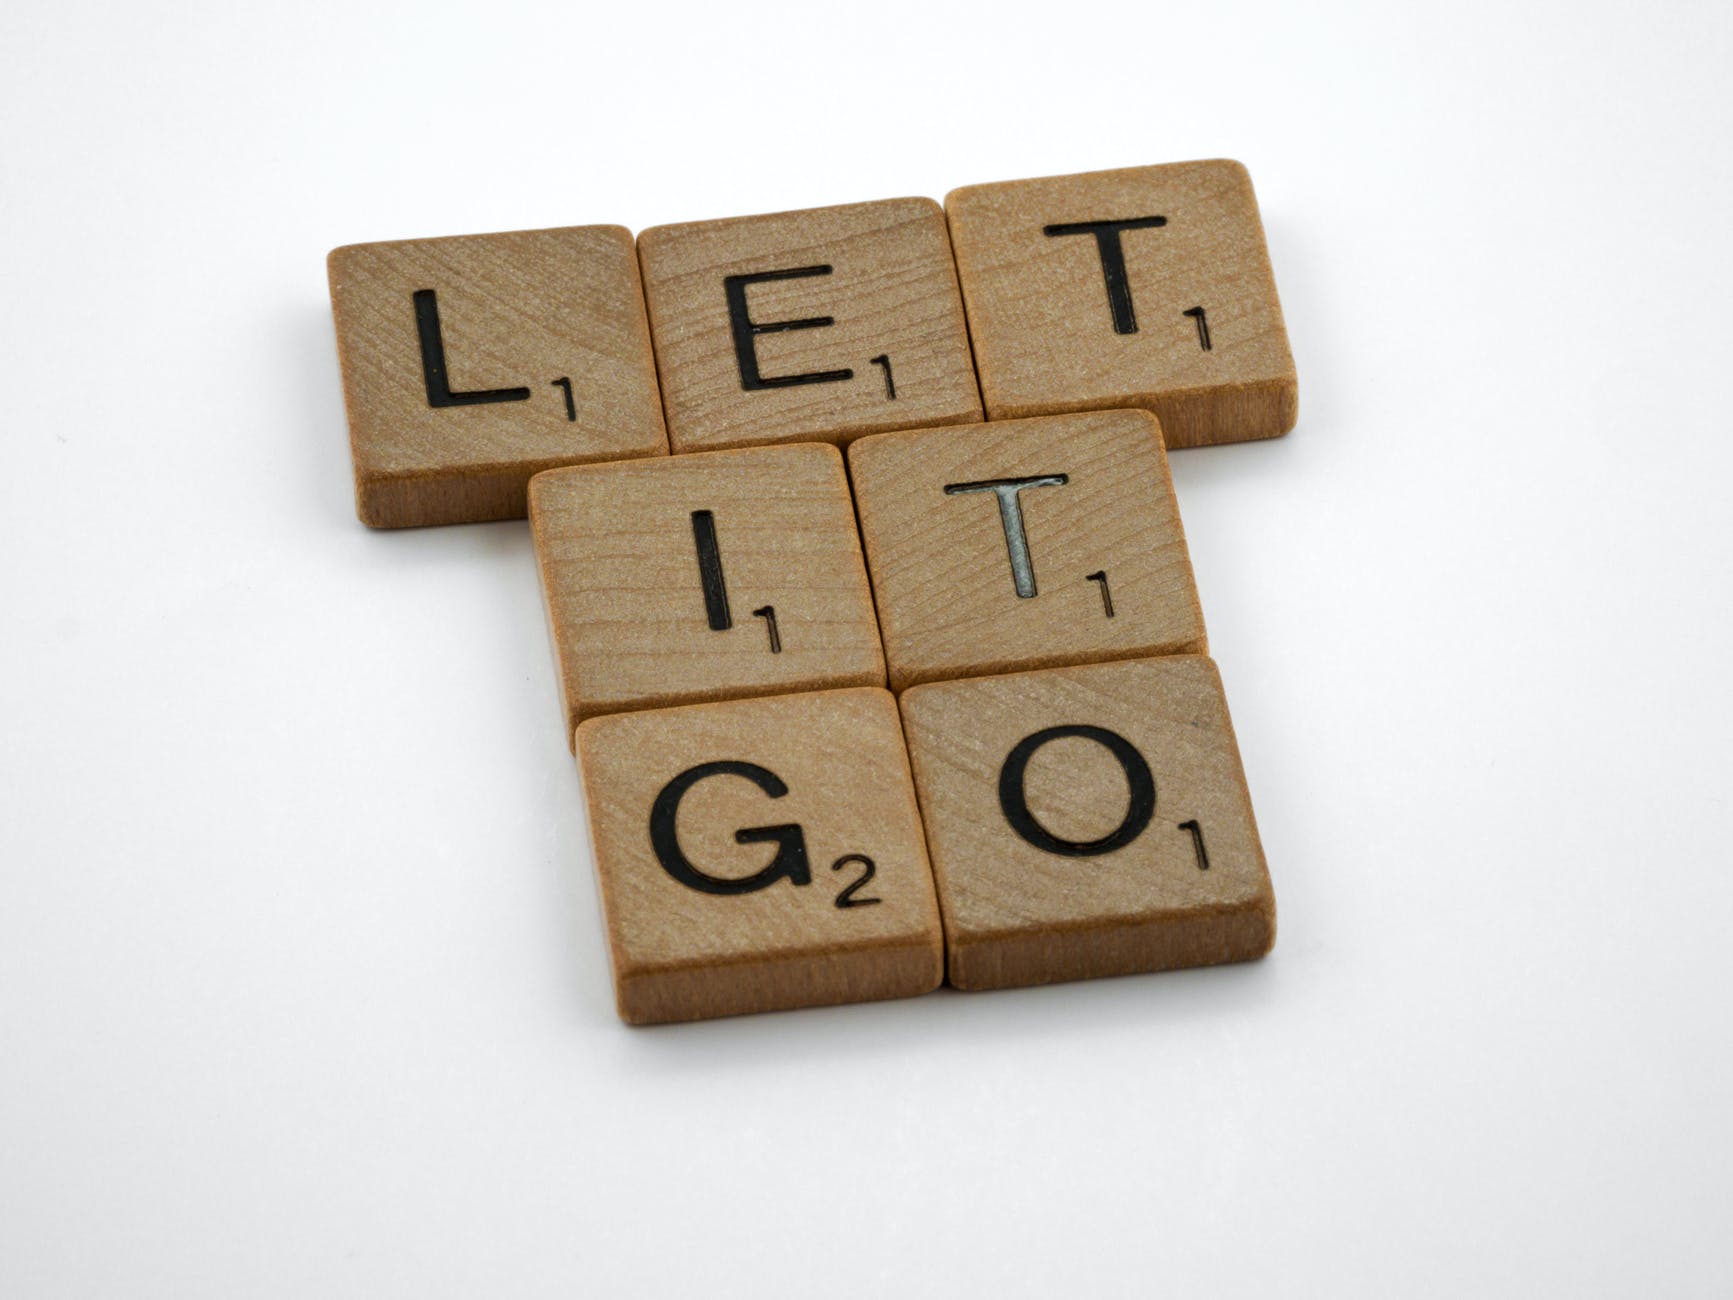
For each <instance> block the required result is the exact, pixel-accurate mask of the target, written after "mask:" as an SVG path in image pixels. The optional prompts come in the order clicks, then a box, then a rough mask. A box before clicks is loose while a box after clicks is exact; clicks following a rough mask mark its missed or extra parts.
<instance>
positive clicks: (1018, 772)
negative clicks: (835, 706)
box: [902, 655, 1276, 989]
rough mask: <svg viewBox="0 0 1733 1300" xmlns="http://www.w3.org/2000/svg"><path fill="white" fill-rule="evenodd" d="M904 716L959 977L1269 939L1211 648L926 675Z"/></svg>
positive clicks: (1253, 840)
mask: <svg viewBox="0 0 1733 1300" xmlns="http://www.w3.org/2000/svg"><path fill="white" fill-rule="evenodd" d="M902 710H903V726H904V729H905V730H906V732H907V735H908V742H909V753H910V756H911V759H912V761H913V766H914V773H915V786H916V789H917V790H918V791H919V793H920V800H921V815H922V818H923V820H924V822H925V824H926V829H927V844H928V848H929V852H930V853H931V855H932V863H933V874H934V877H935V879H936V880H937V883H938V888H939V905H940V908H941V909H942V911H943V913H944V918H945V940H946V951H947V963H948V971H949V975H950V981H951V983H952V984H954V985H956V986H957V987H958V988H962V989H990V988H1003V987H1008V986H1012V985H1020V984H1046V983H1052V982H1055V981H1058V980H1071V979H1088V978H1093V977H1095V976H1099V975H1124V974H1130V973H1132V972H1136V971H1154V970H1167V969H1171V968H1174V967H1180V966H1207V965H1213V964H1215V963H1218V962H1230V961H1245V960H1248V959H1250V958H1254V957H1261V956H1263V955H1264V954H1265V953H1266V952H1268V951H1269V950H1270V946H1271V945H1272V944H1273V943H1274V941H1275V933H1276V911H1275V896H1274V894H1273V893H1272V892H1271V889H1270V878H1269V873H1268V871H1267V870H1266V869H1265V866H1264V852H1263V846H1262V845H1261V844H1260V842H1259V840H1258V828H1257V823H1256V822H1255V821H1254V819H1253V817H1252V805H1251V797H1250V795H1249V794H1248V793H1247V790H1246V781H1245V774H1244V771H1243V770H1242V768H1241V766H1240V755H1239V748H1238V746H1237V745H1236V743H1235V741H1234V732H1233V724H1232V722H1231V721H1230V720H1229V718H1228V710H1227V701H1226V699H1225V698H1224V696H1223V694H1222V686H1221V678H1220V677H1219V676H1218V675H1217V673H1216V667H1215V664H1214V663H1213V662H1211V661H1210V660H1209V659H1207V658H1204V657H1203V656H1201V655H1188V656H1177V657H1170V658H1164V659H1139V660H1131V661H1128V662H1123V663H1113V664H1093V665H1089V666H1086V667H1081V668H1059V669H1050V670H1047V671H1043V672H1034V673H1019V674H1014V675H1011V676H1006V677H985V678H977V679H974V680H971V681H961V682H937V683H934V684H932V685H928V686H917V687H916V688H915V689H913V690H911V691H909V692H908V693H906V694H905V695H904V696H903V697H902Z"/></svg>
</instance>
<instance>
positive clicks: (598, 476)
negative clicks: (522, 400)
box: [530, 443, 885, 729]
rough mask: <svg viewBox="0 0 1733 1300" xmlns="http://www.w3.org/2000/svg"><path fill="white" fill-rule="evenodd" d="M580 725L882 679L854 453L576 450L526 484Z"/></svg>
mask: <svg viewBox="0 0 1733 1300" xmlns="http://www.w3.org/2000/svg"><path fill="white" fill-rule="evenodd" d="M530 522H531V525H532V528H533V531H534V535H535V550H536V560H537V562H538V564H539V565H540V566H541V574H542V589H543V594H544V595H545V596H546V598H547V607H548V625H549V627H550V629H551V631H552V634H553V642H554V655H555V659H556V661H557V664H558V668H559V677H560V691H561V699H562V702H563V703H564V706H565V710H566V719H567V724H568V729H569V728H570V726H571V725H574V724H576V722H577V721H578V719H580V718H587V717H591V716H594V715H596V714H600V713H615V712H619V711H620V710H623V709H644V708H660V707H663V706H666V705H672V704H687V703H692V702H694V701H698V700H706V699H727V698H733V697H736V696H745V695H770V694H776V693H780V692H784V691H807V690H816V689H820V688H824V687H834V686H883V685H884V683H885V669H884V655H883V653H882V651H881V650H880V648H879V639H878V624H877V622H876V621H875V619H874V617H873V603H872V591H871V589H870V588H869V587H868V585H867V577H866V569H865V567H864V566H863V564H862V562H861V553H860V540H859V537H858V536H857V534H856V532H855V524H854V509H853V507H852V505H851V504H850V501H849V492H848V480H847V478H846V476H845V475H844V473H843V465H842V455H841V453H840V452H838V451H837V449H836V448H835V447H832V446H829V445H828V444H824V443H805V444H801V445H797V446H789V447H761V448H749V449H746V450H741V451H724V452H708V453H705V454H702V455H696V456H675V457H672V458H666V459H659V460H639V461H624V462H621V463H618V464H613V465H589V466H579V467H577V468H573V469H563V470H555V471H553V472H551V473H547V474H542V475H539V476H538V477H537V478H536V479H535V481H534V482H533V483H532V484H531V485H530Z"/></svg>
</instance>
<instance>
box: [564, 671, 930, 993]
mask: <svg viewBox="0 0 1733 1300" xmlns="http://www.w3.org/2000/svg"><path fill="white" fill-rule="evenodd" d="M577 751H578V761H579V765H580V768H581V770H582V772H583V777H584V791H585V798H586V801H587V803H588V805H589V812H590V835H591V840H592V843H593V845H594V848H595V861H596V876H597V881H598V884H599V886H600V890H601V897H602V910H603V913H604V916H605V920H606V924H607V933H608V952H609V956H610V959H611V962H612V966H613V973H614V988H615V993H616V996H617V999H618V1004H619V1012H620V1017H621V1019H623V1020H625V1021H627V1022H628V1023H630V1024H653V1023H658V1022H662V1021H671V1020H701V1019H707V1018H709V1017H712V1016H729V1015H738V1014H742V1013H745V1012H752V1011H773V1010H780V1009H784V1008H789V1007H801V1006H821V1005H826V1004H831V1003H838V1002H864V1001H875V1000H879V999H883V998H897V997H912V996H914V995H916V994H920V993H927V992H930V991H931V990H932V989H934V988H936V987H938V985H939V982H940V981H941V979H942V978H943V972H944V944H943V935H942V933H941V930H940V926H939V912H938V906H937V902H936V900H935V897H934V893H933V881H932V875H931V871H930V868H929V867H928V863H927V853H926V841H925V838H924V836H923V834H922V830H921V821H920V815H919V812H918V810H917V808H916V805H915V796H914V789H913V785H912V782H911V779H910V775H909V763H908V754H907V751H906V749H905V747H904V744H903V733H902V728H901V726H900V724H899V721H898V715H897V706H896V701H895V698H894V697H893V696H892V695H891V694H890V692H888V691H885V690H880V689H856V690H841V691H824V692H818V693H815V694H807V695H783V696H776V697H773V698H770V699H758V700H735V701H729V702H726V703H718V704H700V705H691V706H687V707H684V708H676V709H660V710H651V711H647V712H639V713H623V714H616V715H614V716H611V717H604V718H594V719H591V720H590V721H588V722H585V723H584V724H583V725H582V726H580V727H579V728H578V732H577Z"/></svg>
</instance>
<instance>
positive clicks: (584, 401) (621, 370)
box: [329, 226, 668, 528]
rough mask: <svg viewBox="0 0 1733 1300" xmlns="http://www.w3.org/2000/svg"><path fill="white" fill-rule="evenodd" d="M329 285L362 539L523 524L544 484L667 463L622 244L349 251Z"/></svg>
mask: <svg viewBox="0 0 1733 1300" xmlns="http://www.w3.org/2000/svg"><path fill="white" fill-rule="evenodd" d="M329 270H330V277H331V306H332V309H333V311H334V313H335V315H336V321H337V349H338V353H339V356H340V357H341V360H342V365H343V395H344V399H345V401H346V403H347V405H348V408H349V440H350V446H351V449H352V451H353V453H354V459H355V501H356V509H357V512H358V513H359V514H360V516H361V519H362V521H363V522H364V523H368V524H371V525H372V526H373V527H375V528H403V527H409V526H413V525H417V524H461V523H470V522H473V521H477V520H483V519H521V518H523V515H524V489H525V487H526V485H527V484H528V483H529V480H530V476H531V475H532V474H535V473H536V472H537V471H539V470H544V469H551V468H553V467H554V466H556V465H573V464H579V463H582V462H586V461H600V460H621V459H624V458H626V457H631V456H660V455H665V454H666V453H667V450H668V443H667V438H666V436H665V434H664V433H663V430H662V404H661V397H660V394H659V393H658V391H657V388H656V365H655V360H654V358H653V356H652V354H651V351H650V334H649V326H648V324H647V323H646V321H645V318H644V299H643V293H642V290H641V289H640V286H639V282H638V261H637V257H636V256H635V254H634V252H633V246H632V236H631V232H630V231H628V230H625V229H624V228H623V227H620V226H577V227H573V228H570V229H565V230H524V231H517V232H515V233H511V234H501V235H464V236H458V237H455V238H449V239H406V240H401V241H397V242H394V243H384V244H352V245H350V246H348V247H345V248H339V249H336V250H334V251H333V252H332V253H331V256H330V259H329Z"/></svg>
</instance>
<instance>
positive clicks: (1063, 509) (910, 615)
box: [849, 411, 1206, 691]
mask: <svg viewBox="0 0 1733 1300" xmlns="http://www.w3.org/2000/svg"><path fill="white" fill-rule="evenodd" d="M849 468H850V471H851V473H852V476H853V480H854V490H855V500H856V509H857V511H858V514H859V518H860V525H861V535H862V537H863V539H864V540H865V544H866V555H867V564H868V568H869V571H870V572H871V575H872V581H873V592H874V596H875V598H876V599H877V601H878V612H879V623H880V627H881V630H882V633H883V637H884V645H885V660H886V664H887V666H888V668H889V672H890V683H891V686H892V688H893V689H895V690H899V691H900V690H902V689H903V688H905V687H907V686H910V685H913V684H914V683H917V682H924V681H934V680H938V679H941V678H947V677H966V676H974V675H978V674H984V673H1003V672H1010V671H1013V670H1016V669H1026V668H1038V667H1046V666H1056V665H1061V664H1075V663H1087V662H1091V661H1094V660H1101V659H1123V658H1132V657H1137V656H1143V655H1153V654H1177V653H1188V652H1201V651H1203V650H1204V649H1205V648H1206V640H1205V633H1204V624H1203V612H1202V610H1201V608H1200V607H1199V604H1198V597H1197V587H1196V583H1195V581H1194V579H1193V577H1192V569H1191V557H1190V555H1189V553H1188V552H1187V550H1186V544H1185V531H1184V528H1183V527H1182V525H1181V523H1180V518H1179V507H1178V505H1177V503H1176V502H1175V500H1174V494H1173V480H1172V479H1171V478H1170V477H1169V474H1168V467H1167V456H1166V454H1165V453H1164V451H1163V450H1162V443H1161V435H1160V431H1159V429H1158V427H1157V425H1156V422H1155V420H1154V418H1153V417H1151V416H1150V415H1149V414H1147V413H1146V412H1143V411H1095V412H1087V413H1083V414H1077V415H1059V416H1046V417H1042V418H1037V419H1029V420H1013V421H1005V422H993V423H989V424H984V425H976V426H970V427H966V428H941V429H926V430H916V431H911V432H903V433H888V434H881V435H878V436H876V437H871V438H863V439H862V440H860V441H859V442H856V443H855V444H854V445H853V446H851V447H850V448H849ZM1059 475H1063V476H1065V480H1066V481H1065V482H1064V483H1063V484H1062V485H1058V484H1054V485H1047V486H1034V487H1028V488H1025V489H1023V490H1022V491H1021V492H1020V493H1018V495H1017V501H1018V503H1019V507H1020V511H1021V519H1022V525H1023V532H1024V540H1025V543H1026V547H1027V552H1028V559H1029V564H1030V567H1031V569H1032V576H1033V579H1034V586H1035V594H1034V595H1033V596H1024V595H1020V594H1019V592H1018V589H1017V586H1016V579H1015V569H1014V561H1013V560H1012V557H1011V554H1010V545H1009V543H1008V539H1007V527H1006V523H1005V520H1004V519H1003V517H1002V514H1001V509H1000V506H999V502H998V499H997V495H996V494H995V493H994V492H992V491H964V492H956V491H953V492H949V493H948V492H947V491H946V488H947V486H951V487H953V488H954V487H955V486H957V485H963V484H978V483H981V482H985V481H1002V480H1010V479H1027V478H1039V477H1050V476H1059ZM1091 575H1096V576H1095V577H1093V578H1092V577H1091ZM1104 588H1105V590H1104ZM1109 604H1111V608H1112V611H1113V612H1112V616H1111V617H1109V616H1108V613H1107V610H1108V608H1109Z"/></svg>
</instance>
